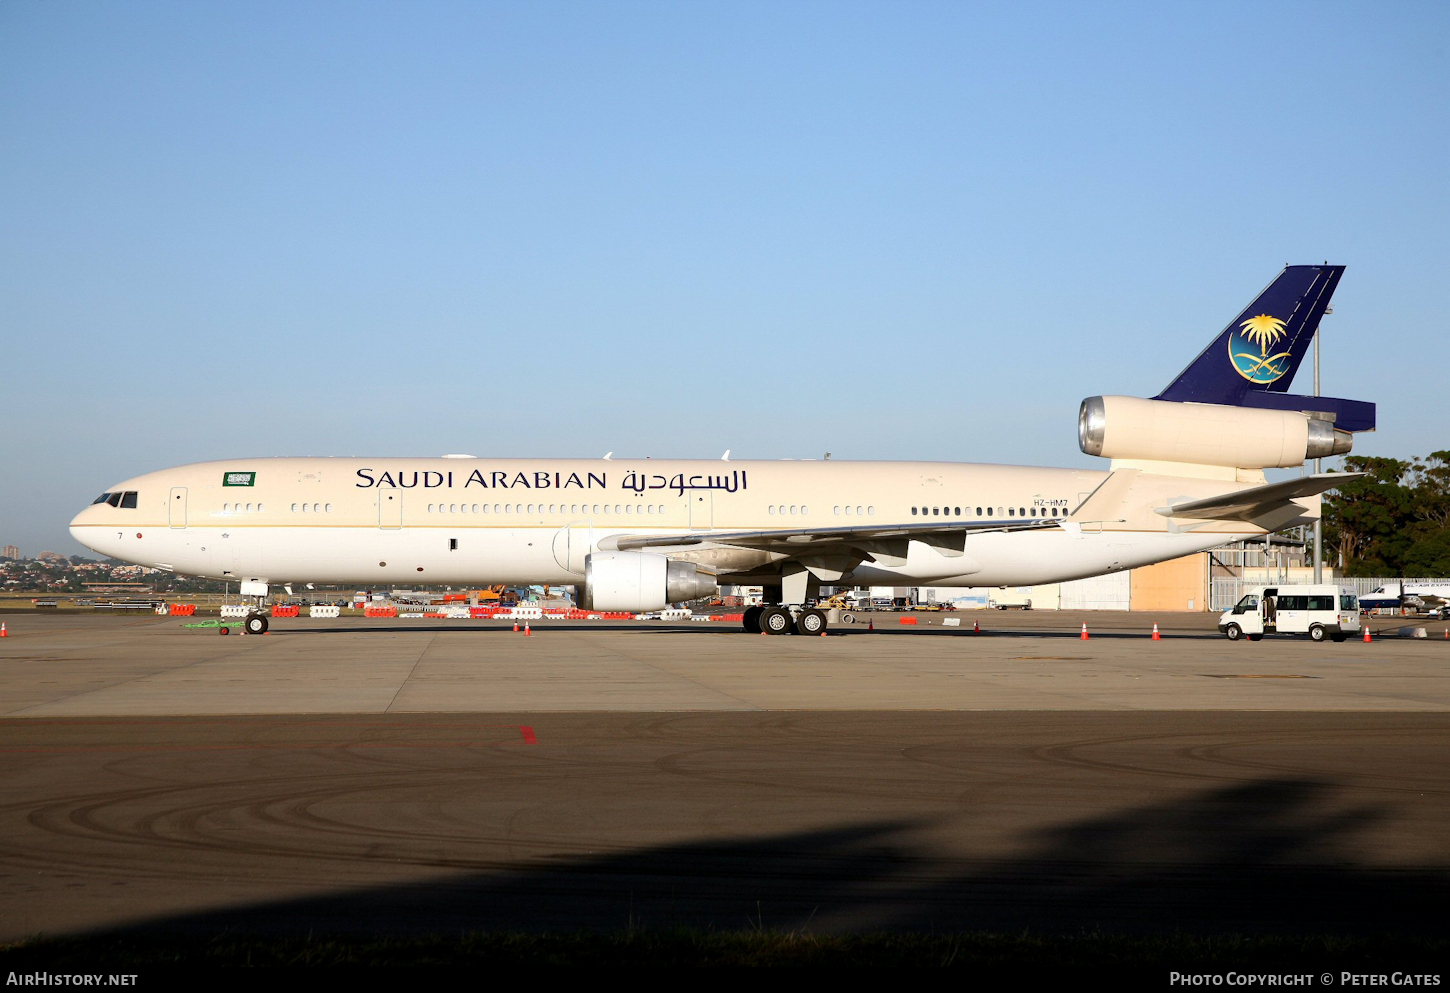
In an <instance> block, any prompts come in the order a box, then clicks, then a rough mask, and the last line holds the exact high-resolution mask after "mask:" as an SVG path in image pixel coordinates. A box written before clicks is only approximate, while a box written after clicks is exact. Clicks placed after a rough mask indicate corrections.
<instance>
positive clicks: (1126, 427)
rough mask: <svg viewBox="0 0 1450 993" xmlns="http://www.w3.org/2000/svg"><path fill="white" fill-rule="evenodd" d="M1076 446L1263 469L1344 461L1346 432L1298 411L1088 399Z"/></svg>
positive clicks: (1091, 451) (1349, 439)
mask: <svg viewBox="0 0 1450 993" xmlns="http://www.w3.org/2000/svg"><path fill="white" fill-rule="evenodd" d="M1077 439H1078V446H1079V447H1080V448H1081V449H1082V450H1083V451H1084V452H1086V453H1087V454H1088V455H1101V456H1103V457H1104V458H1110V459H1145V460H1151V461H1155V462H1191V463H1194V464H1196V465H1218V466H1233V467H1236V468H1239V469H1269V468H1282V467H1286V466H1295V465H1303V464H1304V462H1305V460H1307V459H1320V458H1326V457H1328V456H1330V455H1343V454H1344V453H1345V452H1347V451H1349V450H1350V448H1351V447H1352V446H1353V444H1354V436H1353V435H1351V434H1350V433H1349V432H1348V431H1339V430H1336V429H1335V427H1334V425H1333V423H1331V422H1329V421H1324V420H1318V419H1316V418H1313V417H1310V416H1309V415H1308V414H1306V413H1302V412H1300V411H1297V410H1262V409H1255V408H1251V407H1230V406H1226V405H1223V404H1216V403H1180V402H1176V401H1171V400H1141V399H1139V398H1137V397H1122V396H1106V397H1088V398H1087V399H1086V400H1084V401H1083V402H1082V408H1081V409H1080V410H1079V411H1078V415H1077Z"/></svg>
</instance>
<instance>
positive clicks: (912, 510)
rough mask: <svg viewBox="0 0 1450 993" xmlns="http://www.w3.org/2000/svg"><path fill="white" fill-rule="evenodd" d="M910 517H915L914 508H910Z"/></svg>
mask: <svg viewBox="0 0 1450 993" xmlns="http://www.w3.org/2000/svg"><path fill="white" fill-rule="evenodd" d="M911 516H912V517H915V516H916V508H915V507H912V508H911Z"/></svg>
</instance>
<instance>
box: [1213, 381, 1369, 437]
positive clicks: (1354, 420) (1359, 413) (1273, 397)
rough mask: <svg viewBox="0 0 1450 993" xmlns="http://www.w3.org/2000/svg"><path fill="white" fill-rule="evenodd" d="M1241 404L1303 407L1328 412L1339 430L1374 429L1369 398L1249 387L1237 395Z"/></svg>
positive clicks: (1290, 407) (1313, 411)
mask: <svg viewBox="0 0 1450 993" xmlns="http://www.w3.org/2000/svg"><path fill="white" fill-rule="evenodd" d="M1238 406H1240V407H1257V408H1259V409H1260V410H1302V411H1304V412H1306V413H1313V414H1327V415H1329V418H1330V423H1332V424H1333V425H1334V426H1335V427H1336V428H1338V429H1339V430H1340V431H1373V430H1374V421H1375V405H1374V404H1372V403H1370V402H1369V401H1368V400H1343V399H1341V398H1339V397H1306V396H1299V395H1297V394H1294V393H1268V392H1265V391H1264V390H1248V391H1247V392H1245V393H1244V395H1243V396H1242V397H1240V398H1239V401H1238Z"/></svg>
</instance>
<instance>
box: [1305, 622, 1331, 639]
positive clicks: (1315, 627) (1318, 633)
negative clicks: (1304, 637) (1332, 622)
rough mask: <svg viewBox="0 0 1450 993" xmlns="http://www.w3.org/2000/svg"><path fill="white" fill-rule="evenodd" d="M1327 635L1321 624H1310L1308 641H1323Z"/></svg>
mask: <svg viewBox="0 0 1450 993" xmlns="http://www.w3.org/2000/svg"><path fill="white" fill-rule="evenodd" d="M1328 634H1329V632H1328V631H1326V630H1324V625H1323V624H1311V625H1309V640H1310V641H1323V640H1324V639H1325V637H1326V636H1327V635H1328Z"/></svg>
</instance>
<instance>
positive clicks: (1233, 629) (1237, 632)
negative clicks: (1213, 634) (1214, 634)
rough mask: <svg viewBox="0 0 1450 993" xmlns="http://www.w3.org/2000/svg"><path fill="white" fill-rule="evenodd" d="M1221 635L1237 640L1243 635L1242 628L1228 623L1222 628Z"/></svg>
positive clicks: (1230, 639)
mask: <svg viewBox="0 0 1450 993" xmlns="http://www.w3.org/2000/svg"><path fill="white" fill-rule="evenodd" d="M1223 636H1224V637H1225V638H1227V639H1228V640H1229V641H1238V640H1239V639H1240V638H1242V637H1243V636H1244V629H1243V628H1241V627H1239V626H1238V625H1237V624H1230V625H1229V626H1228V627H1226V628H1224V629H1223Z"/></svg>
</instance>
